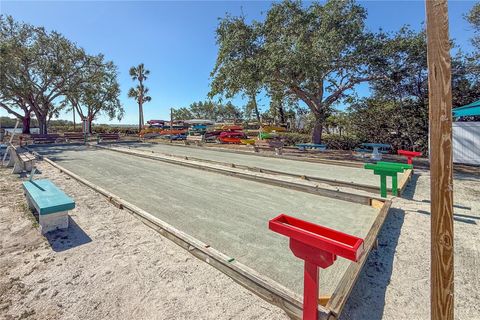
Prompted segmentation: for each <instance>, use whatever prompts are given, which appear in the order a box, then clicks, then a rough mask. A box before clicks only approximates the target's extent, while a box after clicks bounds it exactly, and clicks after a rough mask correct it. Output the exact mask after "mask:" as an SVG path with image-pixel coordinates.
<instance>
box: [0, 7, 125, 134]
mask: <svg viewBox="0 0 480 320" xmlns="http://www.w3.org/2000/svg"><path fill="white" fill-rule="evenodd" d="M0 38H1V41H0V52H1V55H0V69H1V70H2V72H1V73H0V81H1V83H2V85H1V86H0V107H3V108H4V109H6V110H7V111H8V112H9V113H11V114H13V115H14V116H16V117H18V118H20V119H22V120H28V121H29V118H30V113H33V114H35V117H36V119H37V120H38V122H39V127H40V132H42V133H46V132H47V125H48V123H49V121H50V120H51V119H52V118H55V117H58V115H59V113H60V111H61V110H62V109H64V108H65V107H66V106H67V103H66V101H67V96H68V95H72V96H73V95H75V96H76V97H77V98H78V99H80V96H82V95H85V96H87V95H88V96H89V97H90V100H91V101H93V100H94V99H101V100H102V102H103V103H102V105H101V106H99V105H97V106H95V109H102V110H105V111H106V113H107V114H110V115H114V113H115V115H121V114H122V112H123V111H122V109H121V107H119V103H118V95H119V88H118V84H117V83H116V72H112V70H113V69H115V67H114V66H113V63H111V62H104V61H103V56H102V55H97V56H92V55H88V54H87V53H86V52H85V51H84V50H83V49H82V48H79V47H77V45H76V44H74V43H73V42H71V41H69V40H68V39H66V38H65V37H63V36H62V35H61V34H60V33H58V32H47V31H46V30H45V29H44V28H41V27H34V26H32V25H29V24H25V23H18V22H15V21H14V19H13V18H12V17H11V16H3V15H2V16H0ZM99 69H100V70H102V69H103V70H104V71H105V70H107V69H110V71H109V72H104V73H102V72H99ZM102 74H103V75H105V74H108V76H109V81H110V86H109V87H108V88H109V89H108V90H107V91H109V94H107V95H103V93H101V94H100V95H102V97H99V92H102V91H104V90H106V87H105V86H103V84H105V83H106V81H102V80H104V79H102ZM112 88H113V90H112ZM84 91H88V93H85V92H84ZM92 103H93V102H90V103H89V104H92ZM17 109H21V110H22V112H23V114H19V113H18V112H17V111H16V110H17ZM28 121H24V124H28Z"/></svg>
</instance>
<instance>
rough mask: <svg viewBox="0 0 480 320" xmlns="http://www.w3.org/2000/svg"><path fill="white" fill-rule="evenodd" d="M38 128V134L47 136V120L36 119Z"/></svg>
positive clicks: (42, 118) (44, 118) (43, 118)
mask: <svg viewBox="0 0 480 320" xmlns="http://www.w3.org/2000/svg"><path fill="white" fill-rule="evenodd" d="M37 120H38V128H39V129H40V134H47V119H46V117H38V116H37Z"/></svg>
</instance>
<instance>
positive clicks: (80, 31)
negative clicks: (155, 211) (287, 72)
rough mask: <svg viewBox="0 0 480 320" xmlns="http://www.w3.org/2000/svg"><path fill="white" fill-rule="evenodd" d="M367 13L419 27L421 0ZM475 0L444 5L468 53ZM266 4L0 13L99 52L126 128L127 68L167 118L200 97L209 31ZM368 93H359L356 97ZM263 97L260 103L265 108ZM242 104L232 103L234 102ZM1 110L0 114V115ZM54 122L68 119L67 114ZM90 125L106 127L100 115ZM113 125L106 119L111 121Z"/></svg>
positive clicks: (373, 4)
mask: <svg viewBox="0 0 480 320" xmlns="http://www.w3.org/2000/svg"><path fill="white" fill-rule="evenodd" d="M360 3H361V4H362V5H363V6H364V7H365V8H366V9H367V11H368V19H367V26H368V28H369V29H370V30H377V29H378V28H382V29H384V30H387V31H395V30H398V29H399V28H400V27H401V26H402V25H404V24H408V25H410V26H411V27H412V28H414V29H417V30H418V29H420V28H421V26H422V22H423V21H424V20H425V9H424V2H423V1H360ZM474 3H475V2H473V1H450V2H449V15H450V36H451V37H452V38H454V39H455V40H456V43H457V44H458V45H459V46H460V47H462V48H464V50H466V51H468V50H470V49H471V46H470V43H469V38H470V37H471V36H472V33H473V32H472V30H471V28H470V26H469V25H468V24H467V23H466V22H465V21H464V19H463V15H464V14H465V13H467V12H468V11H469V10H470V8H471V7H472V6H473V4H474ZM269 7H270V2H267V1H243V2H239V1H211V2H203V1H191V2H186V1H177V2H164V1H147V2H140V1H120V2H114V1H103V2H96V1H83V2H73V1H49V2H44V1H35V2H25V1H0V13H2V14H10V15H12V16H13V17H14V18H15V19H16V20H20V21H24V22H27V23H30V24H33V25H41V26H44V27H45V28H47V29H48V30H56V31H58V32H61V33H62V34H63V35H65V36H66V37H67V38H69V39H71V40H73V41H74V42H76V43H77V44H78V45H79V46H81V47H83V48H85V49H86V50H87V52H89V53H92V54H97V53H100V52H101V53H104V54H105V56H106V58H107V59H109V60H113V61H114V62H115V64H116V65H117V66H118V68H119V72H120V77H119V82H120V85H121V89H122V95H121V101H122V104H123V105H124V107H125V110H126V115H125V118H124V119H123V120H122V121H121V123H125V124H134V123H137V121H138V120H137V119H138V114H137V112H138V107H137V106H136V104H135V102H134V101H133V100H131V99H128V98H127V91H128V89H129V87H130V86H132V85H133V82H132V81H131V79H130V78H129V76H128V69H129V68H130V67H131V66H133V65H137V64H138V63H141V62H143V63H145V65H146V67H147V68H148V69H149V70H150V71H151V76H150V78H149V79H148V81H147V86H148V87H149V88H150V93H151V96H152V102H150V103H148V104H147V105H146V106H145V107H144V110H145V111H144V112H145V119H146V120H148V119H168V117H169V108H170V107H182V106H188V105H189V104H190V103H191V102H193V101H199V100H205V99H206V95H207V93H208V91H209V83H210V79H209V76H210V72H211V70H212V68H213V66H214V63H215V58H216V52H217V47H216V44H215V28H216V26H217V23H218V18H219V17H223V16H224V15H225V13H227V12H228V13H231V14H233V15H238V14H240V13H241V12H242V11H243V13H244V14H245V15H246V16H247V17H248V18H249V19H257V20H259V19H263V17H264V16H265V12H266V11H267V10H268V8H269ZM367 90H368V88H366V87H365V86H364V87H361V88H359V91H360V94H361V93H362V92H364V93H365V92H367ZM265 100H266V99H263V100H262V101H261V103H264V104H265V106H264V107H265V108H267V107H268V106H267V103H266V101H265ZM234 103H236V104H237V105H242V101H241V99H240V98H237V99H235V100H234ZM5 114H6V113H5V112H4V111H3V110H1V109H0V115H5ZM61 118H64V119H70V118H71V115H62V116H61ZM97 122H101V123H106V122H108V119H107V118H105V117H100V118H99V119H98V121H97ZM115 122H118V121H116V120H115V121H113V122H112V123H115Z"/></svg>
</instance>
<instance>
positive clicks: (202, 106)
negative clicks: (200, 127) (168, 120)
mask: <svg viewBox="0 0 480 320" xmlns="http://www.w3.org/2000/svg"><path fill="white" fill-rule="evenodd" d="M172 116H173V119H176V120H191V119H208V120H212V121H223V120H227V119H228V120H234V121H243V117H244V113H243V112H242V110H241V109H240V108H238V107H236V106H234V105H233V104H232V103H231V102H227V103H225V104H222V103H217V102H213V101H199V102H194V103H192V104H190V106H188V107H181V108H175V109H172Z"/></svg>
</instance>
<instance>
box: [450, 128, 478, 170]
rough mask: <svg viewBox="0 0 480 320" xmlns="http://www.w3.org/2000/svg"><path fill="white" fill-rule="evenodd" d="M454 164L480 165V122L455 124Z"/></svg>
mask: <svg viewBox="0 0 480 320" xmlns="http://www.w3.org/2000/svg"><path fill="white" fill-rule="evenodd" d="M453 162H455V163H465V164H476V165H480V122H454V123H453Z"/></svg>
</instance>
